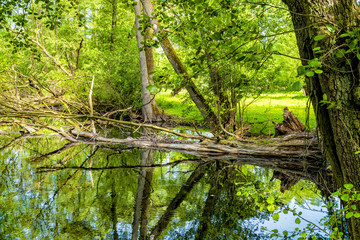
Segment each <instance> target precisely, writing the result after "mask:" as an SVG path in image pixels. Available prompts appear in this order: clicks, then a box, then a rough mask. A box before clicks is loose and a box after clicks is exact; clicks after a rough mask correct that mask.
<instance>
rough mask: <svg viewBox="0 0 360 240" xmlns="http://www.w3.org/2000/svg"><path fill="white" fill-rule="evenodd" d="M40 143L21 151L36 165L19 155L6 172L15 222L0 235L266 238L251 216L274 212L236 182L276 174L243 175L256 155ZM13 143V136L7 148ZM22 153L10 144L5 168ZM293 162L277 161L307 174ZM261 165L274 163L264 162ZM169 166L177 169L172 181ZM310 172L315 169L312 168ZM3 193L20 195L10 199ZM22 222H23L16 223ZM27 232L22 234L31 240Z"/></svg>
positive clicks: (2, 188) (4, 188)
mask: <svg viewBox="0 0 360 240" xmlns="http://www.w3.org/2000/svg"><path fill="white" fill-rule="evenodd" d="M26 141H28V140H26V139H25V140H24V142H26ZM36 141H39V139H37V140H36ZM36 141H35V140H32V141H29V144H28V145H26V146H24V148H23V149H24V151H23V155H22V156H26V157H27V158H28V159H29V160H31V161H30V162H31V164H28V163H27V162H26V161H21V159H17V162H16V163H14V164H13V165H11V166H7V167H6V168H5V170H2V173H3V174H2V175H1V176H0V183H1V185H0V192H1V196H0V203H1V204H0V210H1V211H0V214H2V213H1V212H5V214H4V215H2V216H5V218H2V220H4V221H6V224H13V225H12V226H11V228H10V227H5V229H6V228H7V229H6V230H2V232H1V233H0V238H2V237H3V236H4V235H1V234H3V233H4V232H6V234H10V233H11V234H13V233H16V232H17V233H18V234H20V232H21V231H22V230H21V229H24V228H26V229H29V230H28V231H29V232H30V233H29V235H27V236H28V237H29V236H31V237H30V238H32V237H34V236H41V237H43V238H46V237H50V238H51V237H54V236H56V237H57V238H65V239H66V238H74V237H75V236H76V237H77V238H83V239H87V238H91V237H95V236H97V237H100V238H114V239H130V238H131V237H132V239H146V238H147V237H150V236H153V237H154V238H158V237H159V236H160V235H165V234H166V236H168V237H171V238H174V239H175V238H190V239H194V238H197V239H225V238H226V236H228V237H230V238H234V239H236V238H237V239H264V238H265V237H264V236H262V235H259V234H258V232H256V222H252V221H247V220H248V219H249V218H252V217H253V218H256V219H264V218H267V217H268V214H267V213H266V212H259V211H258V209H259V203H258V202H257V201H255V200H254V199H252V198H250V197H248V196H237V195H236V193H237V192H238V191H239V188H238V187H239V186H238V185H235V182H236V183H240V184H244V185H245V184H246V183H248V182H254V181H259V180H256V179H262V181H264V182H266V184H267V183H268V182H267V181H268V180H269V179H270V177H271V175H270V173H271V172H270V173H268V177H265V178H266V179H264V175H266V174H267V173H266V170H264V169H263V168H258V169H259V171H255V172H249V174H248V175H247V176H246V178H245V177H243V176H242V175H241V174H238V172H237V171H236V170H235V167H239V166H242V164H244V163H247V161H249V163H250V161H251V159H245V160H239V159H230V157H229V156H219V157H218V158H219V159H203V160H198V159H184V158H185V157H186V156H183V155H181V154H180V153H176V154H178V155H176V157H175V155H174V154H175V153H170V154H172V155H169V156H171V157H169V159H171V160H170V161H164V162H161V161H159V159H158V158H159V157H160V158H161V159H163V158H164V157H165V156H164V154H167V153H162V154H163V156H159V154H156V155H155V157H154V151H153V150H142V151H141V152H140V151H139V150H132V151H128V150H129V149H128V148H122V147H119V148H114V146H107V147H105V148H102V147H93V148H92V149H90V147H91V146H92V145H90V146H88V145H84V144H83V145H81V144H80V145H73V144H68V145H65V144H64V143H62V144H60V143H56V141H55V140H54V141H50V142H49V143H50V144H52V147H49V148H44V149H41V148H35V142H36ZM9 142H11V140H7V141H6V142H4V145H6V144H9ZM19 142H21V141H19ZM17 143H18V142H17ZM42 145H43V146H46V143H43V144H42ZM8 146H11V147H13V146H16V145H14V144H10V145H8ZM39 146H41V145H39ZM54 146H57V147H58V149H56V148H55V147H54ZM14 149H16V148H14ZM29 149H34V152H31V151H30V150H29ZM95 150H97V151H95ZM30 153H31V154H30ZM17 154H19V153H17V152H16V151H14V150H13V149H10V150H9V149H8V148H6V147H5V150H4V151H2V152H1V157H2V159H0V167H2V166H4V165H6V164H5V159H16V155H17ZM140 154H141V155H140ZM139 156H141V160H140V164H139ZM166 156H168V155H166ZM220 158H222V159H220ZM176 159H179V160H176ZM234 160H235V161H236V162H235V161H234ZM14 161H15V160H14ZM234 163H235V165H234ZM276 163H278V162H276ZM290 163H291V162H290V161H288V164H287V166H286V167H287V169H284V168H281V167H282V165H278V166H277V167H276V169H277V171H281V172H282V173H287V174H292V175H295V173H296V174H299V176H300V177H299V178H305V175H300V173H301V171H300V167H299V166H300V165H299V164H297V163H296V164H295V165H294V166H293V167H292V165H291V166H290ZM261 164H263V165H264V166H267V165H270V164H272V163H270V162H265V163H264V162H261V163H260V162H259V165H260V166H261ZM35 165H36V166H37V168H36V169H37V170H40V171H41V172H46V173H41V174H35V171H34V170H33V169H32V168H31V166H35ZM0 169H2V168H0ZM158 169H165V170H158ZM193 169H195V170H193ZM168 170H173V171H174V173H172V175H169V178H167V177H166V178H165V177H164V174H165V172H166V174H168V172H167V171H168ZM310 170H311V171H312V172H315V171H316V169H313V168H308V169H307V171H308V172H310ZM38 172H39V171H38ZM183 172H189V173H190V175H185V174H184V173H183ZM4 174H5V175H4ZM4 179H5V180H6V181H4ZM158 179H161V181H160V180H158ZM2 183H5V184H2ZM257 184H258V183H257ZM254 185H256V184H254ZM29 191H31V194H29ZM152 192H154V193H152ZM2 196H6V198H11V199H14V200H13V201H12V202H10V201H6V202H5V201H4V198H3V197H2ZM14 197H16V198H14ZM150 200H151V203H152V207H151V214H150V213H149V211H150ZM10 203H11V204H10ZM134 203H135V208H134ZM164 205H165V208H163V207H162V206H164ZM8 209H9V210H11V211H12V212H11V214H10V212H9V210H8ZM39 212H41V214H39ZM157 216H159V217H157ZM17 219H21V220H20V221H18V222H17V223H16V224H15V222H16V220H17ZM34 219H36V221H34ZM0 226H1V228H3V229H4V226H5V225H4V224H3V223H0ZM131 227H132V228H131ZM148 228H150V230H149V229H148ZM8 230H9V231H8ZM21 234H22V235H21ZM21 234H20V235H16V236H17V237H20V238H26V237H27V236H25V235H24V233H21ZM14 236H15V235H14Z"/></svg>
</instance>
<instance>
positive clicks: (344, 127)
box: [283, 0, 360, 239]
mask: <svg viewBox="0 0 360 240" xmlns="http://www.w3.org/2000/svg"><path fill="white" fill-rule="evenodd" d="M283 2H284V3H285V4H286V5H287V6H288V7H289V10H290V12H291V16H292V21H293V24H294V28H295V29H298V30H296V38H297V44H298V48H299V53H300V56H301V58H302V59H304V60H303V61H302V64H303V65H304V66H306V65H307V64H308V61H307V60H310V59H314V58H319V59H320V60H321V62H322V65H323V67H322V70H323V73H322V74H315V75H314V76H313V77H307V81H308V82H307V86H308V93H309V97H310V99H311V101H312V104H313V107H314V110H315V115H316V119H317V122H318V127H319V131H320V135H321V141H322V143H323V149H324V155H325V156H326V158H327V159H328V160H329V161H330V163H331V165H332V169H333V172H334V176H335V179H336V183H337V185H338V186H339V187H340V186H342V185H343V184H345V183H352V184H353V185H354V186H355V188H356V190H358V191H359V190H360V174H359V170H360V159H359V155H356V154H354V152H355V151H358V150H359V138H360V136H359V134H360V121H359V117H360V113H359V110H360V106H359V103H358V102H359V95H358V93H357V92H358V91H357V89H359V60H358V59H357V58H356V56H355V54H354V53H349V54H346V57H341V58H337V57H336V56H335V54H336V53H337V52H338V51H339V50H340V49H344V50H348V49H349V47H348V45H347V44H345V41H346V38H340V37H339V36H340V34H342V33H345V32H346V31H348V30H352V29H354V28H355V27H357V26H359V19H360V10H359V6H358V5H357V3H356V1H355V0H338V1H333V0H319V1H310V0H283ZM326 26H331V27H333V28H334V29H335V33H331V32H330V31H329V30H328V27H326ZM315 27H316V28H315ZM317 35H324V36H325V37H324V38H323V39H321V40H319V41H315V40H314V37H315V36H317ZM333 40H336V43H334V42H333ZM316 47H321V50H322V52H321V53H317V52H314V51H313V50H312V49H314V48H316ZM324 94H326V96H327V100H328V101H330V102H334V103H338V105H339V107H340V108H339V109H338V108H336V107H332V108H329V109H327V107H328V105H327V104H325V105H321V104H319V102H320V101H321V100H322V99H323V95H324ZM349 231H350V234H351V239H360V219H355V218H352V219H350V221H349Z"/></svg>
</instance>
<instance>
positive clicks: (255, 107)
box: [156, 91, 316, 135]
mask: <svg viewBox="0 0 360 240" xmlns="http://www.w3.org/2000/svg"><path fill="white" fill-rule="evenodd" d="M186 94H187V93H186V92H184V91H182V92H180V93H179V94H177V95H176V96H173V95H172V93H171V92H161V93H159V94H158V95H157V96H156V101H157V103H158V105H159V107H160V108H161V109H163V110H164V112H165V113H166V114H170V115H174V116H176V118H177V119H178V120H179V121H181V122H184V121H186V122H196V123H200V124H201V123H202V122H203V118H202V116H201V114H200V112H199V111H198V109H197V108H196V106H195V104H194V103H193V102H192V101H191V100H189V99H188V97H187V95H186ZM240 103H241V109H242V112H243V114H242V120H243V122H244V125H245V126H250V129H249V131H250V132H251V133H253V134H255V135H268V134H273V133H274V124H273V123H272V122H276V123H278V122H281V121H282V120H283V110H284V108H285V107H288V108H289V110H290V111H292V112H293V113H294V114H295V116H297V117H298V118H299V119H300V120H301V121H302V122H303V123H304V124H305V125H307V126H308V127H309V129H310V130H312V129H313V128H314V127H315V125H316V121H315V115H314V112H313V109H312V106H311V104H310V109H309V114H307V111H306V109H307V105H308V97H307V96H305V95H304V94H303V93H302V92H301V91H299V92H277V93H265V94H261V95H260V96H258V97H256V98H255V97H254V98H246V99H242V100H241V102H240ZM307 115H308V116H307ZM239 119H240V118H239V115H238V116H237V121H238V122H239V123H240V121H239ZM307 120H308V121H307Z"/></svg>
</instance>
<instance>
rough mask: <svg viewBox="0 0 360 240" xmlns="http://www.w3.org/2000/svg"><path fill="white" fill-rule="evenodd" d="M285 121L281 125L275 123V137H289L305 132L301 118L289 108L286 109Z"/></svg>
mask: <svg viewBox="0 0 360 240" xmlns="http://www.w3.org/2000/svg"><path fill="white" fill-rule="evenodd" d="M283 116H284V120H283V121H282V122H281V123H275V122H273V124H274V127H275V136H280V135H287V134H290V133H300V132H304V131H305V125H304V124H303V123H302V122H301V121H300V119H299V118H297V117H295V115H294V113H293V112H290V111H289V109H288V108H287V107H285V108H284V114H283Z"/></svg>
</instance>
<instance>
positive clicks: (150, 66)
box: [144, 13, 161, 121]
mask: <svg viewBox="0 0 360 240" xmlns="http://www.w3.org/2000/svg"><path fill="white" fill-rule="evenodd" d="M144 14H145V13H144ZM152 32H153V29H152V28H148V29H147V30H146V32H145V36H144V42H145V55H146V66H147V71H148V79H149V84H150V85H153V84H154V81H153V77H154V72H155V67H154V54H153V47H152V46H146V43H147V42H148V40H153V34H152ZM151 42H152V41H151ZM151 99H152V101H151V103H150V104H151V108H152V110H153V113H154V116H153V119H152V120H154V121H161V117H160V115H161V111H160V109H159V107H158V106H157V104H156V101H155V96H154V95H152V94H151Z"/></svg>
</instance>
